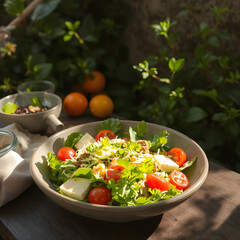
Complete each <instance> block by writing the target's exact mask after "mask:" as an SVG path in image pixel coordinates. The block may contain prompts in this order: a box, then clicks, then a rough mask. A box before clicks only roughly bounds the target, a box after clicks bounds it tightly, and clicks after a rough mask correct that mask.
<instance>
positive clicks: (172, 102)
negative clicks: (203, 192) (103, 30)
mask: <svg viewBox="0 0 240 240" xmlns="http://www.w3.org/2000/svg"><path fill="white" fill-rule="evenodd" d="M195 10H196V9H195V8H194V6H189V5H187V8H186V9H184V10H183V11H182V12H180V13H179V14H178V17H177V20H178V19H179V18H189V17H190V16H191V17H194V16H195V15H196V14H199V9H198V10H197V11H195ZM226 11H227V9H226V8H222V9H220V8H218V7H216V6H215V7H214V8H213V9H211V11H210V13H209V17H208V20H209V22H210V23H207V22H198V23H197V24H198V25H196V26H197V27H196V28H192V29H188V30H187V34H188V35H190V36H191V44H188V45H187V46H186V47H185V48H182V47H181V48H179V46H178V44H181V41H179V39H180V38H181V33H179V32H175V31H174V30H175V28H173V26H174V25H177V21H175V22H173V23H171V21H170V19H169V18H168V19H166V20H164V21H161V22H160V23H159V24H153V25H151V27H152V28H153V30H154V31H155V33H156V36H157V37H160V38H161V48H160V54H159V56H151V57H147V58H146V59H145V60H144V61H143V62H142V63H139V65H138V66H134V69H136V70H137V71H139V72H140V73H141V75H142V79H141V80H140V81H139V83H138V84H137V85H136V87H135V90H136V91H137V92H139V94H141V99H142V101H141V105H140V107H139V119H144V120H146V121H151V122H155V123H158V124H162V125H167V126H170V127H172V128H175V129H178V130H180V131H182V132H184V133H185V134H187V135H188V136H190V137H192V138H193V139H194V140H196V141H197V142H198V143H199V144H200V145H201V146H202V147H203V149H204V150H205V151H206V153H207V155H208V157H209V159H211V160H214V161H216V162H220V163H222V164H223V165H225V166H226V167H228V168H231V169H233V170H235V171H238V172H240V140H239V138H238V136H239V133H240V121H239V119H240V97H239V94H238V95H237V92H239V84H240V82H239V79H240V77H239V76H240V75H239V70H238V69H239V67H240V62H239V46H238V47H237V46H236V48H235V49H234V52H232V51H230V50H229V49H228V48H227V46H228V45H231V40H232V39H233V36H231V34H230V33H229V32H228V31H227V30H228V29H226V24H224V13H225V12H226ZM194 19H197V18H196V16H195V17H194ZM183 39H184V37H183ZM163 40H165V42H164V41H163ZM176 49H181V50H179V51H176ZM175 57H178V60H176V59H175ZM166 69H167V70H168V72H169V75H168V76H166V75H165V74H166Z"/></svg>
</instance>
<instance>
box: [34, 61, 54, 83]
mask: <svg viewBox="0 0 240 240" xmlns="http://www.w3.org/2000/svg"><path fill="white" fill-rule="evenodd" d="M52 67H53V65H52V63H43V64H37V65H35V66H34V68H33V70H34V72H35V79H38V80H43V79H46V78H47V77H48V76H49V74H50V72H51V70H52Z"/></svg>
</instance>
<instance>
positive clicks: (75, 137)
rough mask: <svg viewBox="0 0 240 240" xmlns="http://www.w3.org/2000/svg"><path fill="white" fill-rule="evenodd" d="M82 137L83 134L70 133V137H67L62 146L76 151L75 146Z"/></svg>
mask: <svg viewBox="0 0 240 240" xmlns="http://www.w3.org/2000/svg"><path fill="white" fill-rule="evenodd" d="M83 135H84V133H82V132H74V133H71V134H70V135H68V137H67V139H66V141H65V143H64V146H65V147H70V148H73V149H74V150H77V149H76V148H75V144H76V143H77V142H78V141H79V140H80V139H81V138H82V136H83Z"/></svg>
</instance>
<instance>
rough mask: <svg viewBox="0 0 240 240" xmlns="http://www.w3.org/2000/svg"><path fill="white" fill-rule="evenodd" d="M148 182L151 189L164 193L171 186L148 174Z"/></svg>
mask: <svg viewBox="0 0 240 240" xmlns="http://www.w3.org/2000/svg"><path fill="white" fill-rule="evenodd" d="M146 182H147V185H148V186H149V187H150V188H152V189H154V188H156V189H159V190H160V191H162V192H163V191H167V190H168V189H169V187H170V185H171V184H170V183H169V182H167V181H165V180H163V179H161V178H160V177H158V176H156V175H153V174H147V178H146Z"/></svg>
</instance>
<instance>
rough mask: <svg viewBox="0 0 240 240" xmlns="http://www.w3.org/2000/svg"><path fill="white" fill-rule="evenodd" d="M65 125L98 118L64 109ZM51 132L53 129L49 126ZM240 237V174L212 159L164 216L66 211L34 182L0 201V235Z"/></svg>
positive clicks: (33, 239)
mask: <svg viewBox="0 0 240 240" xmlns="http://www.w3.org/2000/svg"><path fill="white" fill-rule="evenodd" d="M60 120H61V121H62V122H63V123H64V124H65V127H66V128H67V127H71V126H75V125H78V124H81V123H86V122H90V121H97V120H98V119H96V118H94V117H91V116H90V115H88V114H86V115H85V116H83V117H79V118H71V117H68V116H66V115H65V114H62V115H61V116H60ZM47 134H48V135H51V134H52V132H51V130H48V131H47ZM5 239H10V240H12V239H14V240H15V239H17V240H28V239H29V240H38V239H39V240H40V239H41V240H45V239H47V240H49V239H57V240H61V239H64V240H66V239H67V240H71V239H74V240H75V239H87V240H88V239H94V240H95V239H111V240H112V239H131V240H134V239H137V240H142V239H151V240H158V239H161V240H162V239H164V240H170V239H171V240H173V239H177V240H182V239H194V240H205V239H206V240H211V239H214V240H218V239H219V240H220V239H221V240H224V239H226V240H237V239H240V174H238V173H236V172H233V171H231V170H228V169H226V168H223V167H221V166H220V165H217V164H215V163H212V162H210V170H209V175H208V177H207V179H206V181H205V183H204V184H203V186H202V187H201V188H200V190H199V191H198V192H197V193H195V194H194V195H193V196H192V197H190V198H189V199H187V200H186V201H185V202H184V203H182V204H181V205H179V206H178V207H176V208H174V209H172V210H170V211H168V212H165V213H164V214H163V215H162V216H158V217H154V218H150V219H146V220H141V221H135V222H130V223H109V222H103V221H98V220H92V219H88V218H86V217H82V216H79V215H76V214H74V213H72V212H69V211H67V210H65V209H63V208H62V207H60V206H58V205H56V204H55V203H54V202H52V201H51V200H50V199H49V198H47V197H46V196H45V195H44V194H43V193H42V192H41V191H40V190H39V188H38V187H37V186H36V185H35V184H33V185H32V186H31V187H30V188H29V189H27V190H26V191H25V192H24V193H22V194H21V195H20V196H19V197H17V198H16V199H15V200H13V201H11V202H9V203H7V204H6V205H5V206H3V207H0V240H5Z"/></svg>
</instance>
